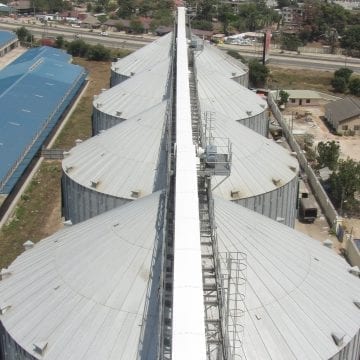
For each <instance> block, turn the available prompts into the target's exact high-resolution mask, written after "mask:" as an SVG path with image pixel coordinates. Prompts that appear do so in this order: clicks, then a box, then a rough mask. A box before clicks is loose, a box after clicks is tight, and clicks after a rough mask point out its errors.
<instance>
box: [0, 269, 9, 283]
mask: <svg viewBox="0 0 360 360" xmlns="http://www.w3.org/2000/svg"><path fill="white" fill-rule="evenodd" d="M10 275H11V271H9V270H8V269H1V271H0V280H4V279H6V278H8V277H9V276H10Z"/></svg>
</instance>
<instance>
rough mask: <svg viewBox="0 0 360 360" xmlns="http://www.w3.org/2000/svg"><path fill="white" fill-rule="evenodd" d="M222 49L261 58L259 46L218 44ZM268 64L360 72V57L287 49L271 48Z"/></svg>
mask: <svg viewBox="0 0 360 360" xmlns="http://www.w3.org/2000/svg"><path fill="white" fill-rule="evenodd" d="M219 48H220V49H222V50H235V51H238V52H239V53H240V54H241V55H243V56H244V57H256V58H259V59H260V58H261V57H262V55H261V51H260V50H261V47H260V46H254V47H250V46H239V45H225V44H224V45H220V46H219ZM268 64H272V65H279V66H286V67H296V68H303V69H318V70H323V71H335V70H337V69H339V68H340V67H344V66H346V67H348V68H349V69H351V70H353V71H354V72H356V73H360V59H357V58H351V57H347V56H343V55H332V54H311V53H309V54H305V53H302V54H297V53H296V52H290V51H287V52H285V53H281V52H280V51H279V50H272V51H271V53H270V57H269V60H268Z"/></svg>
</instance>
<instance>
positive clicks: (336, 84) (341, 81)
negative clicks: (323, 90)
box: [331, 76, 347, 93]
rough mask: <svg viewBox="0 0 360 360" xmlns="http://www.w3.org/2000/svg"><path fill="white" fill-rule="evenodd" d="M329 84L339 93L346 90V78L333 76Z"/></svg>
mask: <svg viewBox="0 0 360 360" xmlns="http://www.w3.org/2000/svg"><path fill="white" fill-rule="evenodd" d="M331 86H332V87H333V89H334V91H336V92H339V93H344V92H346V90H347V83H346V80H345V78H343V77H341V76H335V77H334V78H333V79H331Z"/></svg>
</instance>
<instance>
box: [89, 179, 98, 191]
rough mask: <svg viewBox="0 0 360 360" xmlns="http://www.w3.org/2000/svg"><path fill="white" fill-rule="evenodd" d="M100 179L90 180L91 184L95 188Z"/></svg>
mask: <svg viewBox="0 0 360 360" xmlns="http://www.w3.org/2000/svg"><path fill="white" fill-rule="evenodd" d="M99 183H100V180H90V186H91V187H92V188H94V189H96V187H97V186H98V185H99Z"/></svg>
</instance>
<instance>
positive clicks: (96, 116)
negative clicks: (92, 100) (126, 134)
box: [92, 106, 125, 136]
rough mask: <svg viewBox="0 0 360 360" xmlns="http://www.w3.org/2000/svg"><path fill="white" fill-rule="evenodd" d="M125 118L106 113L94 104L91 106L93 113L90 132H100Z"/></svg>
mask: <svg viewBox="0 0 360 360" xmlns="http://www.w3.org/2000/svg"><path fill="white" fill-rule="evenodd" d="M124 120H125V119H122V118H119V117H116V116H113V115H109V114H106V113H104V112H102V111H100V110H99V109H97V108H96V107H95V106H93V114H92V133H93V136H95V135H97V134H99V133H100V131H101V130H107V129H110V128H111V127H113V126H115V125H117V124H120V123H121V122H122V121H124Z"/></svg>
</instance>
